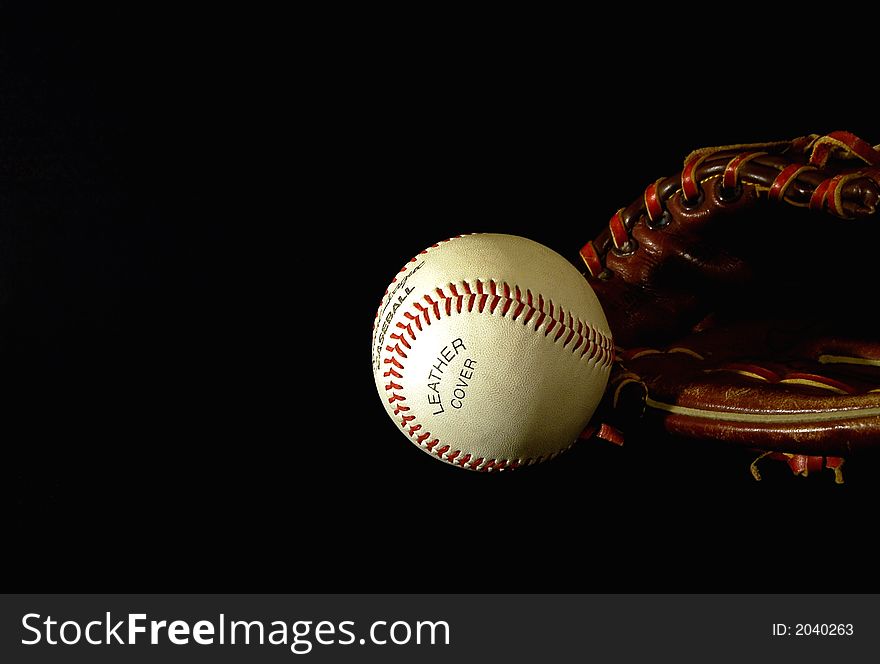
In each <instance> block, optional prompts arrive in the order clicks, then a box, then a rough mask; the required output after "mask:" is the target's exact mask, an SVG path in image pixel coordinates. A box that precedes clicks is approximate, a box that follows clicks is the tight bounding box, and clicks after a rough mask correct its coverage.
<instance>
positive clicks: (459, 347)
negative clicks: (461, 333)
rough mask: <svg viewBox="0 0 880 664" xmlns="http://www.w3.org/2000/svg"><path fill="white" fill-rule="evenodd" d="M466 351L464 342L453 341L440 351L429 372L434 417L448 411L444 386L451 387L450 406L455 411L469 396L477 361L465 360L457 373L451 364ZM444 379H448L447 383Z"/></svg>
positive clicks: (430, 397) (429, 392)
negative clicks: (468, 390) (468, 391)
mask: <svg viewBox="0 0 880 664" xmlns="http://www.w3.org/2000/svg"><path fill="white" fill-rule="evenodd" d="M465 350H467V347H466V346H465V345H464V341H462V340H461V339H460V338H459V339H453V340H452V341H451V342H450V343H449V344H447V345H446V346H443V348H441V349H440V352H439V354H438V355H437V357H436V359H435V360H434V363H433V364H432V365H431V370H430V371H429V372H428V403H429V404H431V406H432V408H433V409H434V412H433V413H432V415H440V414H442V413H443V412H444V411H445V410H446V406H445V405H444V399H443V396H442V393H441V388H442V387H443V385H444V384H445V385H451V387H450V388H448V389H451V390H452V396H451V397H450V399H449V400H448V404H449V405H450V406H452V407H453V408H455V409H458V408H461V407H462V406H463V405H464V398H465V397H466V396H467V392H466V390H467V388H468V387H469V386H470V381H471V379H472V378H473V377H474V371H475V370H476V365H477V361H476V360H474V359H472V358H469V357H468V358H465V360H464V362H463V364H462V367H461V368H460V369H459V370H458V372H457V373H456V371H455V369H453V368H452V367H451V364H452V362H453V360H455V359H456V358H457V357H458V356H459V355H460V354H461V352H462V351H465ZM444 378H446V381H445V383H444Z"/></svg>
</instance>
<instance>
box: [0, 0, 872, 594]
mask: <svg viewBox="0 0 880 664" xmlns="http://www.w3.org/2000/svg"><path fill="white" fill-rule="evenodd" d="M4 13H5V14H6V16H4V18H5V19H6V20H4V21H3V22H2V25H3V27H2V30H3V48H2V52H0V71H2V81H3V82H2V85H3V90H2V91H0V93H2V94H0V233H2V235H0V306H2V311H0V389H2V420H3V422H4V426H3V431H4V444H3V445H4V450H5V451H6V454H5V455H4V456H5V458H6V463H4V464H3V468H4V472H3V476H4V485H5V486H6V487H7V488H8V489H10V491H9V494H8V497H7V498H6V499H5V502H4V523H5V524H6V528H7V532H8V537H5V538H4V541H5V544H4V547H5V549H6V551H7V553H9V554H10V555H11V556H12V557H13V559H14V561H15V564H14V566H11V567H9V569H10V570H12V571H13V576H12V578H11V579H7V583H8V585H11V586H12V587H13V589H15V590H18V591H38V590H50V589H51V590H53V591H59V590H62V591H93V590H94V591H104V592H107V591H118V590H137V591H140V592H152V591H165V592H169V591H174V592H189V591H209V592H213V591H224V592H230V591H233V592H235V591H292V592H298V591H313V592H328V591H347V592H350V591H374V592H375V591H382V592H384V591H394V592H414V591H419V592H421V591H425V592H446V591H455V592H464V591H478V592H482V591H501V592H503V591H508V590H510V591H520V592H537V591H540V592H569V591H579V592H594V591H605V592H628V591H643V592H645V591H646V592H656V591H671V592H679V591H691V592H693V591H696V592H705V591H712V592H716V591H719V592H720V591H733V592H739V591H751V592H762V591H763V592H767V591H770V592H782V591H795V592H797V591H802V590H811V591H823V590H839V591H864V590H875V591H876V590H877V587H876V582H875V581H874V576H873V575H870V574H868V573H867V572H868V569H869V567H868V566H869V564H870V561H871V560H872V559H873V557H874V550H873V546H874V545H873V543H872V540H871V539H870V538H871V536H872V533H873V524H874V521H875V519H874V515H873V507H874V506H875V505H876V490H875V488H874V487H875V486H876V484H874V482H873V481H868V480H867V479H866V480H864V481H862V482H859V481H858V480H859V472H858V471H857V470H856V471H854V476H853V475H849V476H848V484H846V485H844V486H835V485H834V484H833V482H832V478H831V475H830V473H827V474H824V475H821V476H819V477H811V478H808V479H802V478H794V477H790V476H789V475H788V474H786V473H787V471H786V470H785V469H784V468H781V469H780V470H779V471H778V472H777V471H774V470H772V469H770V470H768V471H767V472H766V473H765V475H766V479H765V481H763V482H761V483H757V482H755V481H754V480H752V479H751V476H750V475H749V472H748V463H749V462H750V461H751V456H749V455H745V456H738V455H736V454H733V453H730V454H729V453H727V452H725V453H723V454H722V453H718V452H714V453H713V452H710V451H708V450H703V449H697V448H694V449H684V450H683V449H681V448H670V449H671V451H670V452H665V451H657V450H665V449H666V448H662V447H659V445H658V446H653V445H650V444H648V445H647V446H643V447H641V448H640V447H639V446H638V445H633V446H630V445H627V446H625V447H624V448H622V449H618V448H614V447H611V446H604V445H602V444H599V443H590V444H583V445H580V446H579V447H578V448H576V449H575V450H574V451H572V452H571V453H569V454H567V455H566V456H564V457H563V458H560V459H559V460H558V461H556V462H554V463H552V464H547V465H544V466H542V467H536V468H534V469H529V470H527V471H523V472H516V473H504V474H500V475H490V476H485V475H482V474H476V473H466V472H463V471H461V470H457V469H454V468H451V467H449V466H446V465H444V464H441V463H438V462H437V461H436V460H432V459H431V458H429V457H428V455H425V454H423V453H421V452H420V451H418V450H417V449H416V448H415V447H414V446H412V445H411V444H409V443H407V442H406V440H405V439H404V437H402V436H401V435H400V433H399V432H397V431H395V425H394V423H393V422H391V421H390V420H389V419H388V418H387V417H386V415H385V414H384V412H383V409H382V407H381V405H380V403H379V400H378V399H377V397H376V394H375V388H374V385H373V381H372V376H371V374H370V370H369V367H370V365H369V359H368V350H369V348H368V340H369V337H370V332H371V325H372V320H373V316H374V314H375V307H376V305H377V304H378V301H379V298H380V296H381V294H382V293H383V291H384V289H385V286H386V285H387V282H388V281H389V280H390V278H391V277H392V276H393V275H394V274H395V272H396V270H397V269H398V268H399V266H400V265H402V264H403V262H405V261H406V260H407V259H409V258H410V257H411V256H412V255H414V254H415V253H417V252H418V251H419V250H421V249H422V248H424V247H425V246H427V245H429V244H432V243H433V242H436V241H437V240H439V239H442V238H446V237H450V236H452V235H456V234H459V233H467V232H474V231H495V232H506V233H514V234H520V235H525V236H528V237H531V238H533V239H535V240H538V241H540V242H542V243H544V244H547V245H548V246H550V247H552V248H554V249H556V250H557V251H559V252H560V253H563V254H564V255H566V256H567V257H569V258H571V259H572V260H576V252H577V249H578V248H579V247H580V246H581V245H582V244H583V243H584V242H585V241H586V240H587V239H590V238H591V237H592V236H593V235H594V234H596V232H597V231H598V230H599V229H600V228H601V227H602V225H603V224H604V223H606V221H607V219H608V218H609V217H610V215H611V214H612V213H613V212H614V211H615V210H616V209H618V208H619V207H621V206H622V205H625V204H628V203H629V202H630V201H631V200H632V199H633V198H634V197H635V196H638V195H639V194H640V193H641V192H642V191H643V188H644V186H645V184H646V183H648V182H651V181H653V180H654V179H656V178H657V177H659V176H661V175H666V174H668V173H671V172H674V171H676V170H678V169H679V168H680V164H681V160H682V158H683V157H684V156H685V155H686V154H687V153H688V152H690V151H691V150H692V149H694V148H697V147H701V146H705V145H718V144H729V143H742V142H758V141H762V140H769V139H778V138H791V137H795V136H800V135H803V134H806V133H811V132H825V131H832V130H835V129H848V130H850V131H853V132H855V133H857V134H860V135H862V136H863V137H864V138H866V139H867V140H869V141H872V142H878V141H880V127H878V126H877V124H876V122H875V121H865V120H864V118H865V117H870V116H869V114H868V113H867V109H863V108H862V107H861V106H860V104H861V102H860V101H859V95H858V94H855V91H857V90H859V89H860V88H859V86H861V85H863V82H862V81H860V80H856V79H843V80H841V79H838V84H839V85H842V86H844V87H846V88H847V90H848V91H849V93H848V94H843V95H832V94H831V93H830V92H829V93H825V92H823V90H825V89H827V88H825V87H823V86H820V85H818V84H817V83H816V81H817V80H822V77H821V75H820V73H818V72H815V71H813V72H802V73H801V74H798V75H789V76H787V77H786V78H785V80H784V81H780V79H779V77H778V76H775V75H774V74H773V72H772V71H767V72H766V75H764V73H763V72H762V71H761V70H756V69H754V68H753V67H751V66H749V65H745V64H742V65H740V64H738V63H733V62H731V63H729V66H728V67H720V66H718V67H716V66H714V65H713V66H711V67H708V68H707V69H706V71H697V70H695V69H690V68H688V67H682V69H681V70H679V69H677V68H676V67H673V66H671V65H670V64H669V63H673V62H685V61H684V60H679V54H677V53H675V52H672V51H668V50H662V49H659V48H654V47H651V48H648V46H647V44H646V43H644V42H643V47H644V50H643V51H639V55H638V57H636V58H635V60H634V61H633V64H631V65H621V64H619V63H617V60H618V58H616V57H615V52H614V50H610V51H609V50H606V49H605V48H603V47H600V46H594V45H589V44H590V43H591V42H590V40H589V39H587V38H585V36H584V35H582V34H580V35H579V34H576V32H577V31H572V32H573V33H572V34H569V33H568V31H566V32H565V34H563V33H562V32H561V31H560V30H561V28H559V26H556V27H554V28H553V29H546V28H545V27H541V26H534V27H532V28H530V29H525V28H522V27H519V28H517V29H516V30H514V29H512V28H511V27H510V26H499V25H497V24H495V23H494V22H492V21H485V22H482V23H481V28H480V29H474V30H472V31H471V30H469V29H467V28H465V27H462V26H458V29H457V30H455V31H451V32H448V31H444V30H440V29H438V30H437V32H436V33H434V32H432V31H429V30H427V29H426V28H425V27H424V25H422V24H419V26H420V27H419V28H418V29H414V30H412V31H398V30H396V29H395V28H394V27H393V26H391V25H384V28H382V29H379V28H377V29H376V30H375V31H373V30H370V31H365V30H362V29H361V28H360V26H359V24H358V18H359V17H353V16H347V17H345V19H344V20H342V19H340V20H339V21H336V22H333V21H331V22H330V23H329V24H323V25H321V26H320V27H319V28H316V29H315V30H314V31H313V30H312V24H311V23H309V22H308V21H302V22H292V23H284V24H282V25H279V24H278V23H277V22H276V21H273V18H272V17H268V16H257V15H247V16H245V15H242V14H240V13H235V12H231V13H230V14H228V15H224V16H219V15H217V13H216V10H211V12H208V11H204V12H199V11H195V10H193V11H192V13H191V14H190V15H186V16H183V15H182V14H181V13H180V11H179V10H173V11H172V10H168V9H164V8H159V7H153V8H150V9H143V11H142V12H138V11H134V10H131V11H128V12H126V13H125V14H123V13H120V12H118V11H117V12H113V11H111V10H108V9H106V8H102V9H101V10H97V9H95V10H93V11H89V12H86V11H84V10H82V9H81V8H79V9H76V10H72V9H68V10H58V9H53V10H48V9H46V10H40V9H31V10H29V11H28V12H27V14H26V15H24V14H22V13H15V12H9V11H4ZM373 18H377V17H373ZM378 19H379V20H378V23H379V24H383V21H382V17H378ZM465 23H467V22H465ZM564 23H565V21H564V20H563V19H562V18H560V25H561V24H564ZM524 30H525V31H524ZM632 41H639V40H637V39H633V40H632ZM663 45H664V47H668V46H669V44H668V42H667V43H664V44H663ZM657 46H658V47H659V44H658V45H657ZM619 47H620V48H622V47H623V45H622V44H621V45H619ZM627 47H632V45H631V44H629V45H628V46H627ZM687 62H690V60H687ZM661 64H663V65H664V66H660V65H661ZM825 100H828V101H825ZM657 442H658V444H659V443H662V441H657Z"/></svg>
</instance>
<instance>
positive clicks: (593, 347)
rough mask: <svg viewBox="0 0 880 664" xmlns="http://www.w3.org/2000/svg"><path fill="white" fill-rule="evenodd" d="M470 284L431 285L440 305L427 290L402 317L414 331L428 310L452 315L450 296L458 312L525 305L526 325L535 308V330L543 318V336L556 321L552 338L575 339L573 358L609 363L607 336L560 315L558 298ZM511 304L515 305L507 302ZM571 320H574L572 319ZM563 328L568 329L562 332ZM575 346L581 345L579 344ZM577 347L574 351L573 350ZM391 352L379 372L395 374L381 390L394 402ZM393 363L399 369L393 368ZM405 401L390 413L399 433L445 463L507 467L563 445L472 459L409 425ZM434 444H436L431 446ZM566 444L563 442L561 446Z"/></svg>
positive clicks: (397, 386)
mask: <svg viewBox="0 0 880 664" xmlns="http://www.w3.org/2000/svg"><path fill="white" fill-rule="evenodd" d="M474 283H475V290H476V292H474V291H473V290H471V286H470V284H469V283H468V282H466V281H465V282H463V283H461V288H462V290H463V293H459V288H458V286H457V285H456V284H451V283H450V284H448V285H447V286H446V287H445V288H446V289H448V292H449V293H450V295H447V294H446V291H445V290H444V288H440V287H438V288H436V289H435V291H434V292H435V293H436V294H437V297H438V298H440V300H443V306H442V307H441V306H440V302H439V301H437V300H434V299H433V298H432V297H431V296H430V295H425V296H423V300H424V301H425V302H427V303H428V305H429V306H428V307H425V306H423V305H422V304H421V303H419V302H413V308H414V309H415V311H416V312H417V313H416V314H415V315H413V314H412V313H410V312H404V314H403V315H404V317H406V318H407V320H411V321H413V322H414V323H415V324H416V328H417V329H418V331H419V332H421V331H422V326H421V323H420V321H421V319H422V318H424V320H425V322H426V323H427V324H428V325H430V324H431V312H432V311H433V313H434V316H436V318H437V320H438V321H439V320H440V319H441V318H442V316H443V314H444V313H445V315H446V316H451V315H452V301H453V300H455V311H456V312H457V313H459V314H460V313H462V311H463V309H464V308H465V306H466V307H467V311H468V312H473V310H474V305H475V303H476V304H477V311H478V313H486V314H488V315H490V316H491V315H496V314H495V312H496V311H498V312H500V314H501V316H502V317H505V318H506V317H507V314H508V312H510V311H511V309H513V313H512V314H511V316H510V318H511V320H517V319H518V318H519V317H520V316H521V315H522V313H523V312H524V311H525V309H528V312H527V314H526V315H525V317H524V318H523V324H524V325H527V324H528V323H529V321H530V320H532V318H533V316H534V314H535V312H538V313H539V316H538V318H537V320H536V321H535V327H534V329H535V331H536V332H537V331H538V330H540V328H541V325H542V324H543V323H544V322H545V321H547V324H546V328H545V329H544V336H545V337H548V336H549V335H550V332H552V331H553V330H554V329H555V328H557V326H558V331H557V332H556V335H555V336H554V337H553V343H558V342H559V340H560V339H562V337H563V336H565V340H564V341H563V342H562V347H563V348H568V347H569V345H570V344H571V343H572V341H573V340H575V338H576V341H575V343H574V345H572V346H571V352H572V354H573V355H575V356H576V357H578V359H584V358H585V357H586V360H587V361H591V360H594V359H595V360H596V364H597V365H599V366H604V367H607V366H610V365H611V363H612V362H613V360H614V347H613V343H612V341H611V339H610V338H608V337H606V336H605V335H604V334H603V333H602V332H600V331H598V330H596V329H595V328H593V327H591V326H590V325H589V324H588V323H586V322H584V321H582V320H580V319H575V318H574V316H573V315H572V313H571V312H570V311H569V312H568V316H567V318H566V312H565V310H564V309H563V308H562V307H561V306H559V305H558V304H554V303H553V301H552V300H551V301H547V302H545V301H544V297H543V296H542V295H541V294H540V293H539V294H538V298H537V299H538V302H537V307H536V306H534V296H533V295H532V292H531V290H526V293H525V297H523V294H522V291H521V290H520V288H519V286H513V288H511V286H510V285H509V284H508V283H506V282H500V283H496V282H495V281H494V280H490V281H489V286H488V292H487V291H486V288H485V286H484V284H483V281H482V280H479V279H476V280H474ZM490 297H491V303H490V304H489V307H488V311H487V310H486V304H487V302H489V299H490ZM465 300H467V305H465ZM502 300H504V303H503V305H502V306H500V307H499V304H501V301H502ZM514 304H516V307H514V306H513V305H514ZM575 323H577V325H575ZM397 327H398V329H404V330H406V331H407V333H408V334H409V337H410V339H411V340H413V341H414V340H415V339H416V334H415V333H414V332H413V330H412V325H411V324H406V325H404V324H403V323H402V322H398V323H397ZM566 331H568V334H567V335H566V334H565V333H566ZM389 338H391V339H393V340H394V341H397V342H398V343H396V344H395V345H394V346H391V345H390V344H389V345H388V346H386V348H385V351H386V352H387V353H394V354H395V355H397V356H399V357H403V358H404V359H406V357H407V356H406V354H405V353H404V351H402V350H401V348H400V344H403V345H404V347H405V348H407V349H411V348H412V346H411V344H410V343H409V342H407V341H406V339H405V338H404V337H403V335H402V334H395V335H390V337H389ZM581 346H583V348H582V349H581ZM579 349H581V350H580V352H578V350H579ZM395 355H391V356H390V357H386V358H383V360H382V361H383V363H384V364H390V365H392V367H389V369H388V371H386V372H385V373H384V374H383V375H384V377H385V378H390V377H392V376H393V377H394V378H397V379H399V380H400V381H401V382H400V383H395V382H394V381H393V380H390V381H389V382H388V384H387V385H386V386H385V390H386V391H390V392H391V396H390V397H389V399H388V403H395V402H399V401H405V400H406V397H405V396H403V395H402V394H398V393H397V392H393V391H392V390H400V391H402V390H403V385H402V380H403V375H402V372H403V370H404V366H403V365H402V364H401V363H400V361H399V360H398V359H397V357H395ZM393 367H397V368H398V369H400V371H395V370H394V368H393ZM409 410H410V408H409V406H404V405H401V404H398V405H396V406H395V410H394V415H395V416H400V420H399V423H400V426H401V428H402V429H403V430H404V433H407V434H408V435H409V437H410V438H413V440H414V441H415V443H416V444H417V445H419V446H420V447H422V448H424V449H426V450H427V451H429V452H431V453H432V454H434V455H436V456H437V457H439V458H440V459H442V460H443V461H446V462H447V463H451V464H454V465H457V466H461V467H462V468H470V469H472V470H477V471H483V472H488V471H492V470H499V471H500V470H505V469H508V470H513V469H515V468H519V467H520V466H528V465H532V464H535V463H538V462H539V461H543V460H545V459H551V458H553V457H555V456H556V455H558V454H560V453H561V452H563V451H564V450H558V451H556V452H552V453H550V454H546V455H543V456H538V457H533V458H526V459H485V458H483V457H479V458H477V459H473V456H472V455H471V454H470V453H463V451H462V450H451V451H450V446H449V445H448V444H443V445H441V446H440V447H437V446H438V445H440V440H439V439H438V438H434V439H433V440H430V441H428V439H429V438H431V433H430V432H428V431H424V432H422V425H421V424H418V423H415V424H412V425H410V424H409V423H410V422H412V421H413V420H415V419H416V416H415V415H401V413H402V412H406V411H409ZM435 448H436V449H435ZM566 449H567V448H566Z"/></svg>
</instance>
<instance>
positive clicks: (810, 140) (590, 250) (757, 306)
mask: <svg viewBox="0 0 880 664" xmlns="http://www.w3.org/2000/svg"><path fill="white" fill-rule="evenodd" d="M878 147H880V146H878ZM878 202H880V149H878V148H873V147H871V146H870V145H869V144H868V143H866V142H864V141H862V140H861V139H859V138H857V137H856V136H853V135H852V134H849V133H846V132H834V133H831V134H828V135H827V136H816V135H811V136H806V137H802V138H797V139H795V140H792V141H785V142H778V143H770V144H760V145H736V146H724V147H719V148H707V149H703V150H697V151H696V152H693V153H692V154H690V155H689V156H688V157H687V158H686V159H685V163H684V168H683V169H682V171H681V172H680V173H677V174H676V175H674V176H672V177H669V178H662V179H660V180H657V181H656V182H655V183H653V184H651V185H649V186H648V188H647V189H646V190H645V194H644V196H643V197H642V198H640V199H639V200H637V201H635V202H634V203H632V204H631V205H630V206H629V207H627V208H623V209H621V210H620V211H618V212H617V213H616V214H615V215H614V216H613V217H612V218H611V221H610V223H609V225H608V228H607V229H606V230H605V231H603V232H602V234H601V235H600V236H599V237H598V238H597V239H595V240H593V241H592V242H588V243H587V244H586V245H585V246H584V247H583V248H582V249H581V256H582V258H583V260H584V262H585V263H586V266H587V270H588V272H587V274H586V276H587V279H588V280H589V282H590V284H591V285H592V287H593V288H594V290H595V291H596V294H597V295H598V296H599V299H600V300H601V302H602V305H603V307H604V309H605V313H606V315H607V316H608V321H609V324H610V326H611V331H612V332H613V334H614V339H615V342H616V343H617V344H618V346H619V347H618V348H617V363H616V369H615V372H614V373H613V374H612V378H611V381H610V383H609V388H608V393H607V395H606V400H607V404H606V405H607V410H606V414H607V418H606V419H607V420H608V421H609V422H611V423H612V424H613V425H614V426H616V427H618V428H619V429H621V430H622V431H623V432H624V433H626V432H627V429H629V428H634V426H633V424H634V422H636V421H639V427H638V428H639V429H640V430H644V429H645V428H646V425H647V429H648V430H650V428H651V427H655V428H657V429H661V430H663V431H665V432H668V433H670V434H673V435H674V436H677V437H682V438H687V439H691V440H698V441H723V442H725V443H732V444H737V445H741V446H746V447H749V448H755V449H756V450H758V453H757V454H756V462H757V460H760V459H763V458H765V457H768V456H769V457H771V458H777V459H782V460H785V461H787V462H788V463H789V465H790V466H791V468H792V469H793V470H794V471H795V472H796V473H798V474H803V475H806V474H807V473H808V472H809V471H810V470H816V469H819V468H823V467H825V468H831V469H833V470H834V475H835V479H836V481H838V482H840V481H842V466H843V461H844V459H847V458H849V457H851V456H857V455H858V454H859V453H860V452H861V451H864V450H870V449H873V448H878V447H880V322H878V317H880V306H878V304H880V251H878V247H880V215H878V214H875V211H876V209H877V207H878ZM603 431H604V432H605V433H606V434H607V433H608V431H609V429H608V428H607V427H606V428H603ZM611 437H613V436H611ZM751 468H752V473H753V475H754V476H755V477H756V478H757V479H760V474H759V472H758V468H757V465H756V463H753V464H752V467H751Z"/></svg>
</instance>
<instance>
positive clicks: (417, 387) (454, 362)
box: [372, 234, 613, 471]
mask: <svg viewBox="0 0 880 664" xmlns="http://www.w3.org/2000/svg"><path fill="white" fill-rule="evenodd" d="M372 355H373V358H372V360H373V375H374V377H375V379H376V388H377V389H378V391H379V396H380V397H381V398H382V403H383V404H384V405H385V410H386V411H388V414H389V415H390V416H391V418H392V419H393V420H394V421H395V422H396V423H397V425H398V428H399V429H400V430H401V431H402V432H403V434H404V435H405V436H406V437H407V438H409V439H410V440H411V441H412V442H413V443H415V444H416V445H418V446H419V447H420V448H421V449H422V450H424V451H425V452H428V453H429V454H432V455H433V456H435V457H437V458H440V459H442V460H443V461H446V462H448V463H451V464H454V465H456V466H459V467H462V468H468V469H471V470H483V471H485V470H505V469H513V468H517V467H520V466H526V465H531V464H533V463H537V462H539V461H544V460H547V459H550V458H552V457H554V456H556V455H557V454H559V453H560V452H562V451H564V450H565V449H567V448H568V447H570V446H571V445H572V444H573V443H574V441H575V440H576V439H577V437H578V435H579V434H580V433H581V431H582V430H583V429H584V427H585V426H586V425H587V423H588V422H589V420H590V417H591V416H592V415H593V412H594V411H595V409H596V406H597V405H598V403H599V400H600V399H601V397H602V393H603V392H604V391H605V385H606V383H607V381H608V374H609V371H610V368H611V363H612V360H613V343H612V340H611V333H610V331H609V329H608V321H607V320H606V319H605V314H604V312H603V311H602V307H601V305H600V304H599V300H598V299H597V298H596V295H595V294H594V293H593V290H592V289H591V288H590V286H589V284H588V283H587V281H586V279H584V277H583V276H581V274H580V273H578V271H577V270H576V269H575V268H574V266H572V265H571V263H569V262H568V261H567V260H565V259H564V258H563V257H562V256H560V255H559V254H557V253H556V252H554V251H552V250H551V249H548V248H547V247H545V246H543V245H541V244H538V243H537V242H533V241H532V240H527V239H525V238H522V237H516V236H514V235H495V234H476V235H466V236H462V237H457V238H452V239H451V240H447V241H444V242H441V243H439V244H435V245H433V246H432V247H429V248H428V249H426V250H425V251H423V252H421V253H420V254H419V255H418V256H416V257H415V258H413V259H412V260H411V261H410V262H409V263H407V264H406V266H404V267H403V268H402V269H401V271H400V273H399V274H398V275H397V277H395V278H394V279H393V280H392V282H391V285H390V286H389V287H388V290H387V291H386V292H385V295H384V296H383V298H382V302H381V304H380V306H379V311H378V313H377V314H376V321H375V325H374V328H373V342H372Z"/></svg>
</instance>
